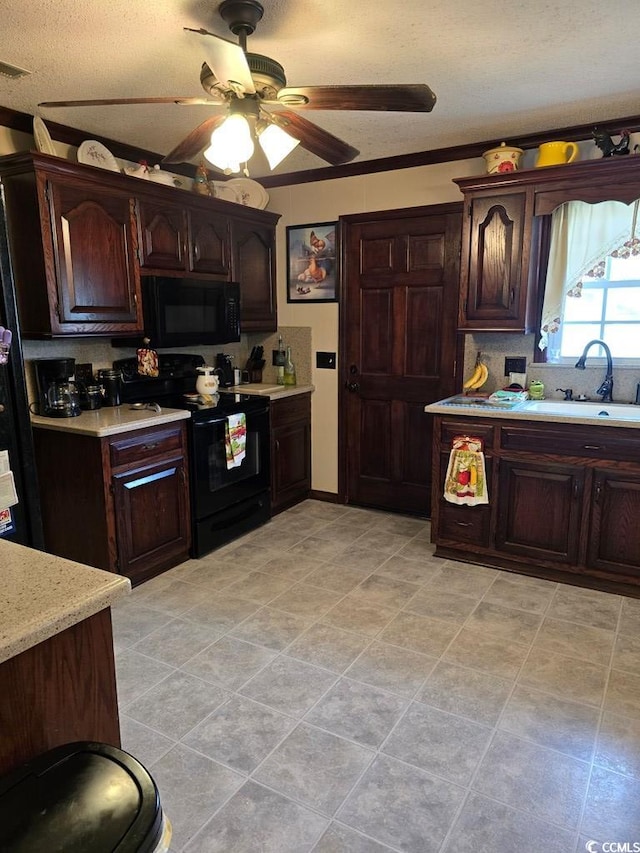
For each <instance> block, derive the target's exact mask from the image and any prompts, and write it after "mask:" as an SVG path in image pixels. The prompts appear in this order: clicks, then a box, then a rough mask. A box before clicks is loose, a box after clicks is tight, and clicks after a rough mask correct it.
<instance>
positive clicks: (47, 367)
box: [33, 358, 82, 418]
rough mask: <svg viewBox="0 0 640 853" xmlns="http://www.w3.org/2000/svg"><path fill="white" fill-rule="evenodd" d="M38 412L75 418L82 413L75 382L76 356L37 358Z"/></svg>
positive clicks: (35, 362)
mask: <svg viewBox="0 0 640 853" xmlns="http://www.w3.org/2000/svg"><path fill="white" fill-rule="evenodd" d="M33 364H34V368H35V374H36V383H37V386H38V413H39V414H41V415H45V416H46V417H48V418H74V417H76V416H77V415H80V414H82V410H81V409H80V400H79V395H78V390H77V388H76V385H75V382H72V381H71V377H72V376H73V375H74V373H75V369H76V360H75V358H37V359H36V360H35V361H34V363H33Z"/></svg>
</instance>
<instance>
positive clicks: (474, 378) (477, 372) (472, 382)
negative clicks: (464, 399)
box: [463, 362, 482, 391]
mask: <svg viewBox="0 0 640 853" xmlns="http://www.w3.org/2000/svg"><path fill="white" fill-rule="evenodd" d="M481 375H482V363H481V362H476V366H475V369H474V371H473V373H472V374H471V376H470V377H469V378H468V379H467V381H466V382H465V383H464V385H463V388H464V390H465V391H469V390H470V389H471V388H475V387H476V382H478V380H479V379H480V376H481Z"/></svg>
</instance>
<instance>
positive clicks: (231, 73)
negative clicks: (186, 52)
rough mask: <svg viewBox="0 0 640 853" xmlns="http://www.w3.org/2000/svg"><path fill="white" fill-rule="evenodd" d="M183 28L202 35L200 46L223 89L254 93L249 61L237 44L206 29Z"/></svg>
mask: <svg viewBox="0 0 640 853" xmlns="http://www.w3.org/2000/svg"><path fill="white" fill-rule="evenodd" d="M185 30H187V32H190V33H196V34H197V35H201V36H204V40H203V42H202V47H203V50H204V53H205V57H206V60H207V65H208V66H209V68H210V69H211V70H212V71H213V73H214V75H215V77H216V80H217V81H218V82H219V84H220V86H221V87H222V88H223V89H232V90H234V91H236V92H239V93H240V94H242V93H246V94H248V95H253V94H255V91H256V89H255V86H254V83H253V78H252V77H251V71H250V70H249V63H248V62H247V57H246V56H245V53H244V50H243V49H242V48H241V47H240V45H239V44H235V43H234V42H232V41H227V39H223V38H220V36H216V35H214V34H213V33H210V32H208V31H207V30H202V29H201V30H192V29H190V28H189V27H185Z"/></svg>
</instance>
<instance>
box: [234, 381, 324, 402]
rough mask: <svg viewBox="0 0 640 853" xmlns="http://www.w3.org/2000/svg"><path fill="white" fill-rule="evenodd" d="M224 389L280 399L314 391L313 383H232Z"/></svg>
mask: <svg viewBox="0 0 640 853" xmlns="http://www.w3.org/2000/svg"><path fill="white" fill-rule="evenodd" d="M224 390H225V391H230V392H231V393H233V394H255V395H258V396H259V397H268V398H269V400H281V399H283V398H284V397H295V396H296V394H308V393H309V392H311V391H315V385H274V384H271V385H268V384H267V383H266V382H265V383H258V382H255V383H252V382H249V383H247V384H245V385H232V386H231V388H225V389H224Z"/></svg>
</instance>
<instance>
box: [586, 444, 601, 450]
mask: <svg viewBox="0 0 640 853" xmlns="http://www.w3.org/2000/svg"><path fill="white" fill-rule="evenodd" d="M582 449H583V450H604V448H603V447H602V445H600V444H583V445H582Z"/></svg>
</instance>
